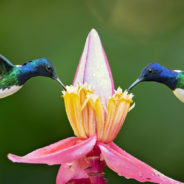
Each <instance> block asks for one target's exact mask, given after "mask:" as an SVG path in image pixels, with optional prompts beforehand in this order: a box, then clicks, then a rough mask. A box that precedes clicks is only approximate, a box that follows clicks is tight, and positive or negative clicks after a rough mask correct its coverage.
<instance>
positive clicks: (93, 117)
mask: <svg viewBox="0 0 184 184" xmlns="http://www.w3.org/2000/svg"><path fill="white" fill-rule="evenodd" d="M66 89H67V91H64V92H63V97H64V102H65V108H66V113H67V116H68V119H69V121H70V124H71V126H72V128H73V131H74V134H75V135H76V136H77V137H80V138H88V137H90V136H93V135H97V138H98V141H101V142H105V143H107V142H111V141H112V140H114V138H115V137H116V136H117V134H118V132H119V131H120V129H121V127H122V125H123V123H124V120H125V118H126V115H127V113H128V111H129V110H130V109H131V107H130V104H131V103H132V102H133V101H132V97H133V95H132V94H128V93H127V92H126V91H125V92H122V90H121V88H118V90H117V91H115V94H114V95H113V96H112V97H110V98H109V99H108V100H107V104H104V102H103V101H102V100H101V98H100V97H99V96H97V95H95V94H94V93H93V92H94V91H93V90H91V89H90V87H89V85H88V84H87V83H85V84H77V85H76V86H66Z"/></svg>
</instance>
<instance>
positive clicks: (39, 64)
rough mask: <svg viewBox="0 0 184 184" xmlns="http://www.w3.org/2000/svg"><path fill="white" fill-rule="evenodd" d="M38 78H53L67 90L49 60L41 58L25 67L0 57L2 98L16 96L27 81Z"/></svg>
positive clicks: (0, 93) (0, 92)
mask: <svg viewBox="0 0 184 184" xmlns="http://www.w3.org/2000/svg"><path fill="white" fill-rule="evenodd" d="M36 76H44V77H49V78H52V79H54V80H56V81H57V82H58V83H59V84H60V85H61V86H62V87H63V88H64V90H66V88H65V86H64V85H63V83H62V82H61V81H60V79H59V78H58V77H57V75H56V73H55V72H54V67H53V65H52V64H51V63H50V61H49V60H48V59H46V58H40V59H36V60H32V61H28V62H26V63H24V64H23V65H13V64H12V63H11V62H10V61H9V60H8V59H7V58H5V57H4V56H2V55H0V98H4V97H7V96H9V95H12V94H14V93H15V92H17V91H18V90H20V89H21V88H22V87H23V85H24V84H25V82H26V81H28V80H29V79H30V78H32V77H36Z"/></svg>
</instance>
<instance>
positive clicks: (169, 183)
mask: <svg viewBox="0 0 184 184" xmlns="http://www.w3.org/2000/svg"><path fill="white" fill-rule="evenodd" d="M99 147H100V150H101V152H102V157H103V158H104V159H105V162H106V164H107V165H108V167H109V168H111V169H112V170H113V171H115V172H116V173H118V174H119V175H120V176H124V177H126V178H133V179H135V180H138V181H140V182H152V183H160V184H181V182H179V181H175V180H173V179H171V178H168V177H167V176H164V175H163V174H161V173H160V172H158V171H156V170H155V169H153V168H151V167H150V166H149V165H147V164H145V163H144V162H142V161H140V160H138V159H136V158H135V157H133V156H131V155H130V154H128V153H126V152H125V151H123V150H122V149H121V148H119V147H118V146H116V145H115V144H114V143H110V144H108V145H105V144H102V143H100V144H99Z"/></svg>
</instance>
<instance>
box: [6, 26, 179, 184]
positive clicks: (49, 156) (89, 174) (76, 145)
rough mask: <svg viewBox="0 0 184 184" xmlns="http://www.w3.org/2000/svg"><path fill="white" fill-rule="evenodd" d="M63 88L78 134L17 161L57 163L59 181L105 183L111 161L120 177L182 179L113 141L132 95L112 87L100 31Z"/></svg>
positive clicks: (168, 182) (168, 183) (163, 182)
mask: <svg viewBox="0 0 184 184" xmlns="http://www.w3.org/2000/svg"><path fill="white" fill-rule="evenodd" d="M66 89H67V90H66V91H64V92H63V98H64V102H65V108H66V113H67V116H68V119H69V122H70V124H71V126H72V129H73V131H74V134H75V135H76V137H70V138H67V139H64V140H61V141H59V142H57V143H54V144H52V145H50V146H46V147H44V148H40V149H38V150H36V151H33V152H31V153H29V154H27V155H25V156H23V157H20V156H16V155H13V154H9V155H8V158H9V159H10V160H11V161H13V162H22V163H39V164H48V165H54V164H59V165H61V166H60V169H59V172H58V175H57V184H64V183H80V184H82V183H83V184H90V183H92V184H97V183H98V184H104V183H106V180H105V179H104V174H103V168H104V167H105V166H106V165H107V166H108V167H109V168H110V169H112V170H113V171H115V172H116V173H117V174H119V175H120V176H124V177H126V178H133V179H135V180H138V181H140V182H146V181H147V182H153V183H160V184H180V182H179V181H175V180H173V179H171V178H169V177H167V176H164V175H163V174H161V173H160V172H158V171H156V170H155V169H153V168H151V167H150V166H148V165H147V164H145V163H143V162H142V161H140V160H138V159H136V158H135V157H133V156H131V155H130V154H128V153H127V152H125V151H124V150H122V149H121V148H119V147H118V146H117V145H115V144H114V143H113V140H114V139H115V137H116V136H117V134H118V132H119V130H120V129H121V127H122V125H123V123H124V120H125V118H126V115H127V113H128V111H130V110H131V108H132V107H133V106H131V103H132V102H133V101H132V97H133V95H132V94H128V92H127V91H124V92H122V90H121V88H118V89H117V90H114V83H113V79H112V74H111V70H110V67H109V64H108V61H107V58H106V55H105V52H104V49H103V47H102V44H101V41H100V38H99V36H98V34H97V32H96V31H95V30H94V29H93V30H91V32H90V33H89V35H88V37H87V40H86V44H85V48H84V51H83V53H82V57H81V59H80V63H79V66H78V68H77V72H76V75H75V78H74V82H73V85H72V86H67V87H66Z"/></svg>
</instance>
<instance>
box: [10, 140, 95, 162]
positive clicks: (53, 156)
mask: <svg viewBox="0 0 184 184" xmlns="http://www.w3.org/2000/svg"><path fill="white" fill-rule="evenodd" d="M95 144H96V136H93V137H90V138H89V139H86V140H81V139H79V138H76V137H71V138H67V139H64V140H62V141H59V142H57V143H54V144H51V145H49V146H46V147H44V148H40V149H38V150H35V151H33V152H31V153H29V154H27V155H25V156H23V157H19V156H16V155H13V154H8V158H9V159H10V160H11V161H13V162H22V163H41V164H48V165H53V164H63V163H66V162H71V161H73V160H76V159H79V158H82V157H84V156H85V155H86V154H87V153H88V152H90V151H91V150H92V149H93V147H94V145H95Z"/></svg>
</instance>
